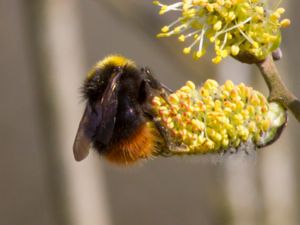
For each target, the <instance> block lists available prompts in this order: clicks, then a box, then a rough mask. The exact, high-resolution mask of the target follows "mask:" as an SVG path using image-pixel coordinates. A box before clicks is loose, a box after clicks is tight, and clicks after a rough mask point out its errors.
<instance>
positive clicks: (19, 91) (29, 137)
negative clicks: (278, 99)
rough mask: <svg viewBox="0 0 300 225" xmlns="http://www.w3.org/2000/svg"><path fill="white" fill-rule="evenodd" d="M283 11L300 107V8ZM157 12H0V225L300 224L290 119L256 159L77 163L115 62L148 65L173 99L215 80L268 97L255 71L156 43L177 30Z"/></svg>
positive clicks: (69, 8) (14, 8)
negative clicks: (85, 85) (77, 142)
mask: <svg viewBox="0 0 300 225" xmlns="http://www.w3.org/2000/svg"><path fill="white" fill-rule="evenodd" d="M166 2H172V1H170V0H169V1H167V0H166ZM276 2H277V1H275V3H276ZM284 6H285V8H286V10H287V13H286V14H285V16H288V17H289V18H290V19H291V20H292V26H291V27H289V28H288V29H285V30H284V32H283V45H282V50H283V53H284V57H283V59H282V60H281V61H280V62H278V63H277V65H278V67H279V70H280V71H281V73H282V74H283V79H284V81H285V82H286V84H287V85H288V87H289V88H290V89H291V90H292V91H293V92H294V93H295V94H296V95H297V96H299V97H300V79H299V74H300V66H299V65H300V57H299V51H300V47H299V43H298V41H299V40H300V37H299V36H300V33H299V28H300V14H299V12H298V9H299V8H300V2H299V1H285V2H284ZM157 12H158V8H157V7H155V6H153V5H152V2H151V1H146V0H144V1H141V0H123V1H118V0H27V1H25V0H24V1H22V0H1V1H0V15H1V19H0V49H1V52H0V73H1V75H0V103H1V105H0V107H1V108H0V149H1V157H0V224H1V225H19V224H22V225H54V224H64V225H86V224H88V225H94V224H95V225H96V224H97V225H135V224H143V225H153V224H163V225H177V224H178V225H182V224H185V225H200V224H203V225H223V224H224V225H259V224H260V225H283V224H284V225H296V224H300V214H299V203H300V195H299V194H300V192H299V187H300V186H299V185H300V182H299V179H298V175H299V174H300V167H299V162H300V153H299V137H300V136H299V135H300V132H299V128H300V124H299V123H298V122H296V120H295V119H294V118H293V117H292V116H290V118H289V123H288V127H287V128H286V130H285V132H284V133H283V135H282V137H281V138H280V139H279V140H278V141H277V142H276V143H275V144H273V145H272V146H270V147H267V148H265V149H262V150H260V151H258V153H257V155H256V157H253V156H249V157H239V156H237V157H230V158H226V159H224V160H221V162H218V163H215V162H214V160H212V159H207V157H203V156H190V157H183V158H156V159H154V160H149V161H147V162H144V163H141V164H138V165H135V166H132V167H130V168H122V167H117V166H115V165H110V164H109V163H107V162H106V161H104V160H103V159H102V158H101V157H99V156H98V155H96V154H95V153H93V154H91V155H90V156H89V157H88V158H87V159H86V160H85V161H83V162H80V163H78V162H75V160H74V159H73V153H72V144H73V140H74V137H75V134H76V130H77V126H78V123H79V120H80V116H81V113H82V111H83V107H84V104H83V102H82V101H81V97H80V92H79V87H80V85H81V82H82V80H83V79H84V77H85V74H86V72H87V71H88V70H89V68H90V67H91V66H92V65H93V64H94V63H95V62H96V61H98V60H99V59H101V58H102V57H104V56H106V55H107V54H110V53H120V54H123V55H125V56H127V57H130V58H132V59H134V60H135V61H136V62H137V63H138V64H139V65H141V66H142V65H147V66H149V67H150V68H151V69H152V71H153V72H154V73H155V74H156V77H157V78H158V79H160V80H161V81H163V82H164V83H166V84H167V85H168V86H170V87H171V88H173V89H176V88H178V87H180V86H181V85H183V84H184V82H185V81H186V80H193V81H194V82H195V83H198V84H201V83H202V82H203V81H205V80H206V79H207V78H214V79H217V80H218V81H219V82H220V83H222V82H224V81H225V80H226V79H232V80H233V81H234V82H235V83H239V82H245V83H246V84H247V85H251V86H253V87H254V88H256V89H258V90H260V91H262V92H264V93H265V94H267V90H266V86H265V84H264V82H263V80H262V78H261V77H260V75H259V74H258V70H257V68H255V66H249V65H245V64H240V63H238V62H235V61H234V60H232V59H226V60H224V61H223V62H221V63H220V64H219V65H217V66H216V65H213V64H212V63H211V61H210V59H211V57H210V56H209V54H208V55H206V56H205V57H204V58H203V59H202V60H200V61H197V62H194V61H193V60H192V59H191V58H190V57H188V56H183V55H182V54H181V49H182V47H183V46H181V44H180V43H178V42H177V41H176V40H175V38H173V39H172V38H170V39H156V38H155V34H156V33H157V32H158V31H159V30H160V27H162V26H163V25H164V24H167V23H168V22H169V21H170V20H172V14H170V15H166V16H163V17H161V16H158V15H157Z"/></svg>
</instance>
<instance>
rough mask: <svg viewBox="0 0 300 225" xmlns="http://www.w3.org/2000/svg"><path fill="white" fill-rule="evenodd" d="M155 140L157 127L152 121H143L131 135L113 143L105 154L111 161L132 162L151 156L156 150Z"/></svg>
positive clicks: (119, 162)
mask: <svg viewBox="0 0 300 225" xmlns="http://www.w3.org/2000/svg"><path fill="white" fill-rule="evenodd" d="M155 140H156V131H155V128H153V127H152V126H151V124H150V122H147V123H143V124H141V125H140V127H139V128H137V129H136V130H135V132H132V134H131V135H130V136H129V137H127V138H123V139H121V140H119V141H118V142H115V143H112V144H111V146H110V147H109V149H107V151H106V152H105V153H104V155H105V157H106V158H107V159H108V160H109V161H111V162H114V163H118V164H124V165H126V164H131V163H134V162H136V161H138V160H140V159H146V158H149V157H151V156H152V155H153V153H154V152H155Z"/></svg>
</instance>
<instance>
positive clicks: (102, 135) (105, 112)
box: [95, 71, 122, 145]
mask: <svg viewBox="0 0 300 225" xmlns="http://www.w3.org/2000/svg"><path fill="white" fill-rule="evenodd" d="M121 75H122V71H120V72H117V73H114V74H113V75H112V77H111V78H110V80H109V82H108V85H107V87H106V89H105V91H104V93H103V95H102V98H101V101H99V102H97V104H96V107H95V109H96V112H97V114H98V115H99V117H100V118H99V125H98V126H97V136H96V139H97V140H99V141H100V142H101V143H102V144H104V145H107V144H108V143H109V141H110V139H111V138H112V135H113V131H114V127H115V122H116V115H117V109H118V93H117V92H118V90H117V89H118V84H119V80H120V77H121Z"/></svg>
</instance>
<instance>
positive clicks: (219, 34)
mask: <svg viewBox="0 0 300 225" xmlns="http://www.w3.org/2000/svg"><path fill="white" fill-rule="evenodd" d="M153 3H154V4H155V5H158V6H159V7H160V11H159V14H160V15H162V14H164V13H167V12H170V11H176V12H177V11H178V12H180V16H179V17H178V18H177V19H176V20H175V21H173V22H172V23H170V24H169V25H167V26H164V27H163V28H162V29H161V33H159V34H158V35H157V36H158V37H169V36H173V35H178V39H179V41H181V42H185V41H188V40H191V41H190V44H189V45H188V46H187V47H185V48H184V50H183V53H184V54H190V53H192V54H193V57H194V58H195V59H199V58H201V57H202V56H203V55H204V54H205V48H206V46H207V45H208V44H209V43H213V44H214V49H215V53H216V56H215V58H213V59H212V61H213V62H215V63H218V62H220V61H221V60H222V59H223V58H225V57H227V56H228V55H232V56H238V55H239V54H246V55H251V56H253V57H255V58H256V59H257V60H263V59H265V58H266V56H267V55H268V54H270V53H271V52H272V51H274V50H275V49H276V48H278V47H279V45H280V42H281V34H280V28H281V27H287V26H289V25H290V20H288V19H283V20H280V17H281V15H282V14H283V13H284V11H285V10H284V9H283V8H278V9H276V10H270V9H268V8H267V6H266V4H265V3H264V2H263V1H261V0H182V1H180V2H176V3H173V4H170V5H166V4H162V3H160V2H159V1H154V2H153Z"/></svg>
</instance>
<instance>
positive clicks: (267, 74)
mask: <svg viewBox="0 0 300 225" xmlns="http://www.w3.org/2000/svg"><path fill="white" fill-rule="evenodd" d="M257 66H258V68H259V70H260V72H261V74H262V75H263V78H264V80H265V82H266V83H267V85H268V88H269V92H270V93H269V98H268V99H269V101H273V102H279V103H280V104H282V105H283V106H284V107H285V108H287V109H289V110H290V111H291V112H292V113H293V115H294V116H295V117H296V119H297V120H298V122H300V100H299V99H297V97H296V96H295V95H293V93H291V91H290V90H289V89H288V88H287V87H286V86H285V84H284V83H283V81H282V79H281V77H280V74H279V72H278V70H277V68H276V65H275V63H274V61H273V58H272V56H268V57H267V58H266V59H265V60H264V61H262V62H259V63H257Z"/></svg>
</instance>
